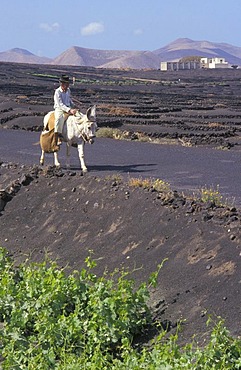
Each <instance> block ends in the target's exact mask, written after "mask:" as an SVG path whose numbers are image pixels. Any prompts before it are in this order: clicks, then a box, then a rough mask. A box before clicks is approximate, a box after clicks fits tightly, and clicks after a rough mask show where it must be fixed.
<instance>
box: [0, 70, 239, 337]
mask: <svg viewBox="0 0 241 370" xmlns="http://www.w3.org/2000/svg"><path fill="white" fill-rule="evenodd" d="M61 73H68V74H69V75H70V76H75V77H76V83H75V85H74V86H71V90H72V94H73V96H74V97H75V98H76V99H78V100H79V101H80V102H81V110H83V111H84V110H85V109H86V108H88V107H89V106H90V105H92V104H96V105H97V109H98V124H99V126H100V127H101V126H102V127H105V126H108V127H118V128H119V129H120V130H123V131H124V130H125V131H126V130H128V131H130V132H131V133H133V137H135V134H136V133H137V132H142V133H145V134H146V135H147V136H149V137H150V138H151V139H153V140H154V139H156V138H158V139H159V140H160V141H161V140H165V141H166V142H168V140H170V143H171V142H172V144H173V141H175V142H176V144H177V145H181V144H182V145H204V144H205V145H212V146H216V147H219V148H223V149H229V150H234V149H235V148H236V147H239V145H240V117H241V103H240V84H241V82H240V81H241V71H240V70H225V71H224V70H223V71H220V70H217V71H207V70H201V71H182V72H173V73H164V72H160V71H121V70H99V69H94V68H82V67H79V68H77V67H65V66H62V67H60V66H38V65H34V66H32V65H21V64H8V63H1V64H0V89H1V90H0V124H1V128H2V129H9V128H14V129H17V130H35V131H40V130H41V127H42V119H43V115H44V114H45V113H47V112H48V111H49V110H51V109H52V99H53V92H54V88H56V87H57V86H58V76H59V75H60V74H61ZM0 134H1V131H0ZM16 163H17V158H16ZM240 220H241V217H240V210H238V209H236V208H235V207H232V208H228V207H224V206H223V207H222V206H216V205H215V204H213V203H211V202H210V203H208V204H204V203H202V202H201V201H200V200H193V199H189V198H185V197H184V196H181V195H180V194H178V193H176V192H172V191H170V192H169V193H165V192H164V193H163V192H157V191H154V189H142V188H134V187H131V186H130V185H129V184H127V183H126V182H124V181H122V180H121V179H120V178H119V177H118V176H116V177H115V176H112V177H111V178H98V177H94V176H93V175H91V172H90V173H88V174H87V175H85V176H82V174H81V173H80V172H74V171H64V170H56V169H54V168H52V167H46V168H39V167H38V166H36V167H27V166H25V165H21V164H14V163H2V161H1V148H0V245H1V246H4V247H6V248H7V249H8V251H9V253H10V254H11V255H12V256H13V258H14V259H16V261H20V260H23V259H25V258H26V255H29V256H30V259H31V260H34V261H41V260H42V259H43V258H44V255H45V251H46V250H48V251H49V253H51V255H52V257H53V258H58V261H59V264H60V266H66V265H68V268H69V269H70V270H71V269H77V268H81V267H83V266H84V262H83V261H84V259H85V257H86V256H87V255H89V250H90V249H91V250H93V251H94V257H95V258H96V259H97V260H98V265H97V268H96V272H97V273H98V274H101V273H102V272H103V271H104V269H105V268H106V267H107V268H108V270H109V271H113V270H114V269H115V268H116V267H119V266H123V267H126V268H129V269H130V271H133V272H132V274H131V276H133V277H134V278H135V279H136V281H137V283H140V282H142V281H147V279H148V277H149V275H150V274H151V273H152V272H153V271H155V269H156V268H157V265H158V264H159V263H161V261H162V260H163V259H164V258H167V259H168V260H167V261H166V262H165V263H164V266H163V268H162V270H161V273H160V277H159V284H158V287H157V288H156V289H155V290H152V292H151V301H150V305H151V307H152V310H153V318H154V320H160V321H162V322H163V323H165V325H166V324H168V325H169V327H170V329H171V332H173V331H174V330H175V327H176V325H177V323H178V322H179V321H180V320H186V321H185V322H184V323H183V324H182V332H181V340H182V341H184V342H187V341H191V338H192V336H193V335H194V334H197V338H198V340H199V342H200V343H203V340H204V338H205V334H206V333H207V331H208V330H209V329H208V328H207V327H206V321H207V318H208V314H212V315H213V316H214V317H216V316H221V317H222V318H223V319H225V323H226V326H227V327H228V328H229V330H230V331H231V333H232V335H235V336H238V335H240V325H239V324H240V317H241V315H240V314H241V308H240V307H241V306H240V293H241V291H240V290H241V288H240V286H241V284H240V269H241V238H240V225H241V224H240ZM146 336H147V338H149V337H150V336H151V332H147V333H146Z"/></svg>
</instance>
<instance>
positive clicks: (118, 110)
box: [98, 104, 136, 116]
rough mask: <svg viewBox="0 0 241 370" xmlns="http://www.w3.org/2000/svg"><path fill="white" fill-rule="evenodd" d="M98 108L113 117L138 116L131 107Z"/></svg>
mask: <svg viewBox="0 0 241 370" xmlns="http://www.w3.org/2000/svg"><path fill="white" fill-rule="evenodd" d="M98 108H99V109H101V110H103V111H105V113H106V114H109V115H112V116H130V115H135V114H136V113H135V112H134V110H133V109H131V108H129V107H120V106H114V107H113V105H111V104H100V105H99V106H98Z"/></svg>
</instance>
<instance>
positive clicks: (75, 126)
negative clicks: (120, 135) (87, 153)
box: [40, 105, 97, 172]
mask: <svg viewBox="0 0 241 370" xmlns="http://www.w3.org/2000/svg"><path fill="white" fill-rule="evenodd" d="M96 129H97V124H96V106H95V105H94V106H93V107H90V108H89V109H87V112H86V114H83V113H81V112H80V111H77V112H76V114H75V115H74V116H72V115H66V121H65V123H64V128H63V141H65V142H66V144H67V145H66V166H67V168H69V167H70V147H71V146H75V147H77V148H78V153H79V160H80V166H81V168H82V171H83V172H87V167H86V165H85V160H84V146H85V143H87V142H88V143H90V144H92V143H93V142H94V138H95V132H96ZM40 146H41V149H42V154H41V157H40V164H41V165H43V164H44V154H45V153H53V154H54V165H55V166H56V167H57V168H60V163H59V160H58V154H57V151H56V150H55V149H56V146H55V145H54V111H51V112H49V113H47V114H46V115H45V116H44V130H43V131H42V132H41V135H40Z"/></svg>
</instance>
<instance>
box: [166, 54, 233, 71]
mask: <svg viewBox="0 0 241 370" xmlns="http://www.w3.org/2000/svg"><path fill="white" fill-rule="evenodd" d="M199 68H229V64H228V62H226V61H225V59H224V58H217V57H214V58H204V57H201V59H200V62H198V61H189V62H179V61H178V62H161V65H160V69H161V71H179V70H183V69H199Z"/></svg>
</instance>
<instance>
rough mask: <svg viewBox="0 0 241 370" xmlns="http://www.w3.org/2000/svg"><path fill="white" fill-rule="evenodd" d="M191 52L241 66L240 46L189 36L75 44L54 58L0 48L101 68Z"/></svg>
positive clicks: (137, 65)
mask: <svg viewBox="0 0 241 370" xmlns="http://www.w3.org/2000/svg"><path fill="white" fill-rule="evenodd" d="M190 55H199V56H203V57H222V58H225V59H226V61H227V62H228V63H229V64H236V65H238V66H241V47H238V46H233V45H230V44H227V43H215V42H210V41H194V40H191V39H188V38H179V39H177V40H175V41H173V42H171V43H169V44H167V45H166V46H164V47H161V48H159V49H156V50H153V51H148V50H144V51H140V50H139V51H138V50H99V49H88V48H82V47H79V46H72V47H70V48H69V49H67V50H65V51H63V52H62V53H61V54H60V55H58V56H56V58H53V59H50V58H46V57H39V56H36V55H34V54H32V53H30V52H29V51H27V50H23V49H19V48H15V49H11V50H8V51H3V52H0V61H2V62H17V63H30V64H52V65H69V66H86V67H98V68H130V69H159V66H160V62H161V61H175V60H179V59H181V58H183V57H185V56H190Z"/></svg>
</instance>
